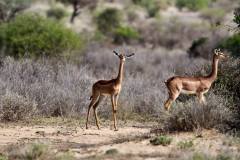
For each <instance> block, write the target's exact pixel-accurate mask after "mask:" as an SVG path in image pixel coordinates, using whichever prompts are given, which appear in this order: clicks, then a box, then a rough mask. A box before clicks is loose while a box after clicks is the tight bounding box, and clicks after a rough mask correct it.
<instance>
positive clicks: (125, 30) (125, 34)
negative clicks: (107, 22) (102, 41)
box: [114, 26, 139, 43]
mask: <svg viewBox="0 0 240 160" xmlns="http://www.w3.org/2000/svg"><path fill="white" fill-rule="evenodd" d="M138 38H139V33H138V32H137V31H136V30H135V29H134V28H131V27H129V26H126V27H123V26H121V27H118V28H117V29H116V30H115V32H114V42H115V43H123V42H127V43H129V42H130V41H131V40H134V39H135V40H136V39H138Z"/></svg>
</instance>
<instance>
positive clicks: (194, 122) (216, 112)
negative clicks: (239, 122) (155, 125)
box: [159, 93, 235, 132]
mask: <svg viewBox="0 0 240 160" xmlns="http://www.w3.org/2000/svg"><path fill="white" fill-rule="evenodd" d="M207 101H208V103H207V105H205V106H204V105H200V104H199V102H198V101H193V100H190V101H187V102H185V103H177V105H174V106H173V108H172V110H171V112H170V113H166V112H163V113H162V114H161V115H160V116H159V123H160V124H163V126H162V129H163V131H170V132H172V131H194V130H198V129H199V128H205V129H211V128H216V129H219V130H220V131H228V130H229V129H230V128H229V125H228V124H230V123H232V121H234V120H235V114H234V113H233V112H232V111H231V110H230V109H229V108H228V107H229V105H230V104H228V102H227V101H226V99H224V97H220V96H216V95H214V94H213V93H211V94H210V95H209V96H208V97H207Z"/></svg>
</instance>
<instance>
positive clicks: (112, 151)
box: [105, 148, 118, 155]
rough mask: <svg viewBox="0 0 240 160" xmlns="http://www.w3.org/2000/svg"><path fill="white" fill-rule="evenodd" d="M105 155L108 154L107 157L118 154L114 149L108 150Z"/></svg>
mask: <svg viewBox="0 0 240 160" xmlns="http://www.w3.org/2000/svg"><path fill="white" fill-rule="evenodd" d="M105 154H108V155H113V154H118V150H117V149H115V148H113V149H109V150H107V151H106V152H105Z"/></svg>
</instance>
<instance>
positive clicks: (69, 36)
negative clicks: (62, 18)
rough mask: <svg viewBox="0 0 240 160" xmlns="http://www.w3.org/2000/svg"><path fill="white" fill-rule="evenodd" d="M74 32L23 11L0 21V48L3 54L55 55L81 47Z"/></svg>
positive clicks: (20, 55) (79, 40) (15, 55)
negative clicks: (10, 18)
mask: <svg viewBox="0 0 240 160" xmlns="http://www.w3.org/2000/svg"><path fill="white" fill-rule="evenodd" d="M81 45H82V41H81V39H80V37H79V36H78V35H76V33H74V32H73V31H71V30H70V29H67V28H65V27H64V26H63V24H60V23H58V22H56V21H54V20H49V19H45V18H43V17H41V16H38V15H33V14H23V15H19V16H17V17H16V18H15V19H14V20H13V21H11V22H9V23H4V24H2V25H0V48H1V49H2V50H3V49H5V54H7V55H11V56H14V57H22V56H24V55H25V54H28V55H30V56H31V57H39V56H42V55H46V56H58V55H61V54H63V53H64V52H66V51H67V52H68V53H71V51H73V50H76V49H79V48H81Z"/></svg>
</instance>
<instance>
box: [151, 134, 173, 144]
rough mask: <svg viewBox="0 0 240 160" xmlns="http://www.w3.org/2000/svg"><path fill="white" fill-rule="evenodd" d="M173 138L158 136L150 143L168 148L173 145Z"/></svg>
mask: <svg viewBox="0 0 240 160" xmlns="http://www.w3.org/2000/svg"><path fill="white" fill-rule="evenodd" d="M171 142H172V138H170V137H167V136H157V137H155V138H153V139H151V140H150V143H151V144H152V145H162V146H168V145H169V144H171Z"/></svg>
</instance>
